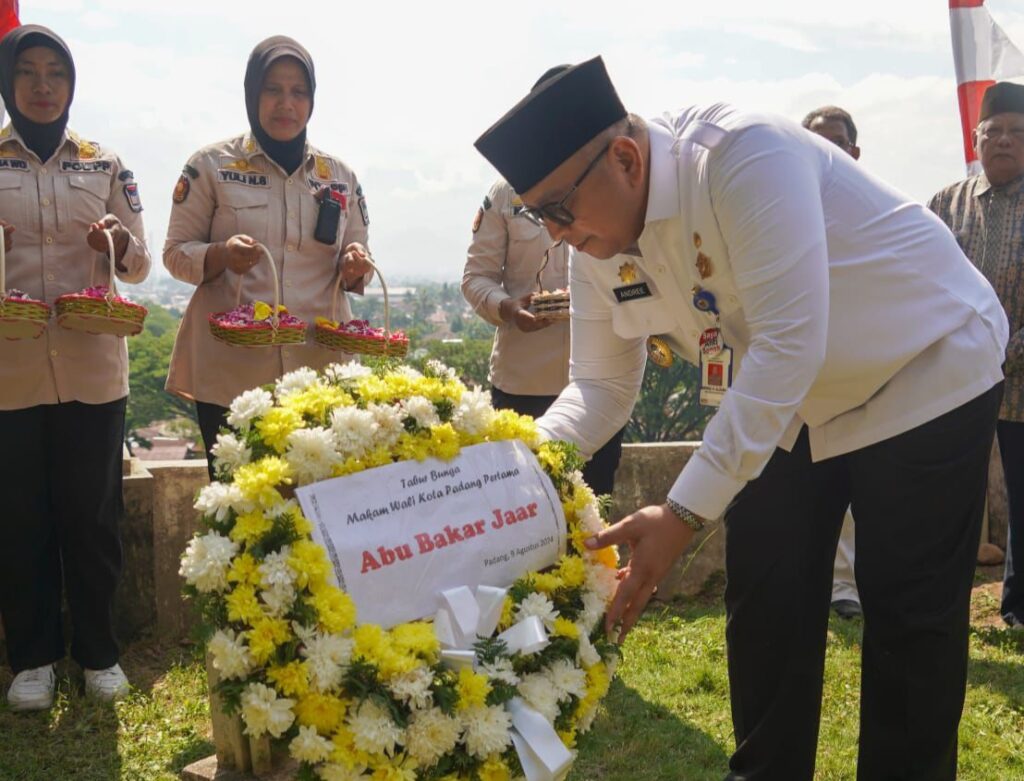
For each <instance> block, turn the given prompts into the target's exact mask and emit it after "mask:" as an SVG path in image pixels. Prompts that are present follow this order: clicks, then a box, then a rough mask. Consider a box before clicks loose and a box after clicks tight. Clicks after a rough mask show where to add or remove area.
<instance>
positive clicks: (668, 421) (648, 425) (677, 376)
mask: <svg viewBox="0 0 1024 781" xmlns="http://www.w3.org/2000/svg"><path fill="white" fill-rule="evenodd" d="M712 414H714V409H713V408H711V407H703V406H701V404H700V373H699V371H698V369H697V367H695V366H692V365H690V364H688V363H686V362H684V361H680V360H676V361H674V362H673V363H672V365H671V366H670V367H668V368H667V369H666V368H662V367H660V366H658V365H656V364H654V363H652V362H650V361H649V362H648V363H647V369H646V370H645V372H644V379H643V383H642V384H641V386H640V398H639V399H638V400H637V403H636V406H635V407H634V408H633V416H632V417H631V418H630V420H629V423H628V424H627V425H626V435H625V440H626V441H627V442H677V441H683V440H694V439H700V437H701V436H702V435H703V433H704V426H705V425H707V422H708V420H710V419H711V415H712Z"/></svg>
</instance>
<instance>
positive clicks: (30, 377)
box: [0, 25, 150, 710]
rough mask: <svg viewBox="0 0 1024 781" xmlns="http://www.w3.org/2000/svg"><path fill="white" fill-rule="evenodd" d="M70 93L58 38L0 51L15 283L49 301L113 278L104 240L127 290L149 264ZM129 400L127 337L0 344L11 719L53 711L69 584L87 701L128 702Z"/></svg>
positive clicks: (117, 182) (45, 35)
mask: <svg viewBox="0 0 1024 781" xmlns="http://www.w3.org/2000/svg"><path fill="white" fill-rule="evenodd" d="M74 90H75V66H74V62H73V60H72V58H71V52H70V51H68V48H67V46H66V44H65V43H64V42H63V41H62V40H61V39H60V38H59V37H58V36H57V35H55V34H54V33H53V32H51V31H50V30H48V29H46V28H45V27H39V26H37V25H25V26H22V27H17V28H15V29H14V30H12V31H11V32H10V33H8V34H7V35H6V36H5V37H4V39H3V40H2V41H0V94H2V96H3V100H4V104H5V106H6V107H7V110H8V111H9V112H10V115H11V124H10V125H7V126H6V127H4V128H3V129H2V130H0V224H2V225H3V227H4V232H5V245H6V250H7V280H6V282H7V286H8V288H14V289H18V290H21V291H22V292H24V293H26V294H27V295H28V296H29V297H30V298H34V299H37V300H41V301H46V302H47V303H49V304H50V305H53V303H54V301H55V300H56V298H57V297H58V296H60V295H63V294H64V293H74V292H78V291H79V290H81V289H82V288H84V287H87V286H88V285H89V284H90V283H91V282H96V283H100V282H102V281H104V280H105V279H106V272H105V268H106V264H107V263H108V262H109V261H108V259H107V241H106V237H105V236H104V235H103V230H104V229H108V230H110V231H111V233H112V234H113V237H114V245H115V250H116V264H115V265H116V271H117V276H118V278H119V279H121V280H123V281H125V282H141V281H142V280H143V279H145V277H146V275H147V274H148V273H149V266H150V258H149V252H148V250H147V249H146V244H145V241H144V239H143V236H144V235H145V231H144V229H143V226H142V215H141V214H140V212H141V211H142V205H141V203H140V202H139V196H138V189H137V186H136V184H135V182H134V180H133V177H132V172H131V171H129V170H128V169H127V168H125V167H124V165H123V164H122V163H121V160H120V158H119V157H118V156H117V155H116V154H114V153H113V152H112V151H110V150H109V149H107V148H105V147H101V146H100V145H99V144H97V143H95V142H92V141H86V140H84V139H82V138H80V137H79V136H77V135H76V134H74V133H72V132H71V131H69V130H68V129H67V120H68V109H69V107H70V105H71V100H72V97H73V96H74ZM94 268H95V278H94V277H93V276H92V274H93V269H94ZM3 293H4V291H0V294H3ZM127 395H128V351H127V348H126V346H125V340H124V337H117V336H111V335H90V334H85V333H81V332H77V331H69V330H65V329H63V328H61V327H59V326H58V325H57V323H56V322H55V321H54V320H53V319H51V320H50V322H49V324H48V327H47V329H46V331H45V332H44V333H43V334H42V335H41V336H39V337H38V338H36V339H23V340H18V341H8V340H2V339H0V430H2V431H3V439H2V446H0V494H2V495H3V498H4V510H3V512H2V513H0V538H2V539H3V541H4V547H3V564H2V565H0V613H2V614H3V622H4V634H5V641H6V644H7V658H8V659H9V661H10V664H11V668H12V669H13V671H14V673H15V678H14V682H13V683H12V685H11V688H10V690H9V691H8V694H7V697H8V702H9V704H10V706H11V708H12V709H14V710H40V709H45V708H48V707H50V705H51V704H52V703H53V691H54V684H55V674H54V666H53V665H54V662H56V661H58V660H60V659H62V658H63V657H64V653H65V651H64V638H63V636H62V632H61V595H62V586H63V585H66V586H67V588H66V593H67V600H68V607H69V608H70V613H71V624H72V630H73V638H72V643H71V656H72V658H73V659H75V661H77V662H78V663H79V664H80V665H81V666H82V667H83V668H84V669H85V683H86V692H87V693H88V694H90V695H94V696H97V697H100V698H103V699H113V698H115V697H117V696H120V695H122V694H124V693H125V692H126V691H127V688H128V684H127V681H126V680H125V677H124V673H123V672H122V671H121V668H120V667H119V666H118V663H117V661H118V648H117V643H116V641H115V639H114V630H113V621H112V604H113V597H114V590H115V588H116V585H117V581H118V579H119V577H120V573H121V542H120V538H119V534H118V523H119V518H120V515H121V510H122V500H121V452H122V443H123V441H124V415H125V401H126V398H127Z"/></svg>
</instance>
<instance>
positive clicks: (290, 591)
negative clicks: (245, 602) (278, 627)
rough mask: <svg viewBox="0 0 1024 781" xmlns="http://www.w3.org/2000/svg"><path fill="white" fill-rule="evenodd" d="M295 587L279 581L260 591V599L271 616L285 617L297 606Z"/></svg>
mask: <svg viewBox="0 0 1024 781" xmlns="http://www.w3.org/2000/svg"><path fill="white" fill-rule="evenodd" d="M295 596H296V594H295V589H294V588H292V587H291V586H288V585H285V584H284V583H279V584H277V585H275V586H272V587H270V588H266V589H263V590H262V591H261V592H260V601H261V602H262V603H263V604H264V606H265V607H266V611H265V612H266V614H267V615H268V616H270V617H271V618H284V617H285V616H286V615H287V614H288V613H289V612H291V609H292V608H293V607H294V606H295Z"/></svg>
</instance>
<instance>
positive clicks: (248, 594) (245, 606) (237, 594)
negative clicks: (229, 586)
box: [224, 557, 263, 625]
mask: <svg viewBox="0 0 1024 781" xmlns="http://www.w3.org/2000/svg"><path fill="white" fill-rule="evenodd" d="M239 558H241V557H239ZM237 560H238V559H236V560H235V561H237ZM256 577H257V578H258V577H259V573H256ZM224 604H225V605H226V607H227V609H228V620H229V621H235V622H242V623H245V624H250V625H253V624H255V623H257V622H258V621H260V620H261V619H262V618H263V610H262V609H261V608H260V603H259V600H258V599H256V589H255V587H254V585H253V584H252V583H241V584H239V585H238V586H236V587H235V588H234V590H233V591H232V592H231V593H230V594H228V595H227V597H226V598H225V599H224Z"/></svg>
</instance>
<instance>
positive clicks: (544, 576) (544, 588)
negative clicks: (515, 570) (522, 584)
mask: <svg viewBox="0 0 1024 781" xmlns="http://www.w3.org/2000/svg"><path fill="white" fill-rule="evenodd" d="M530 583H531V584H532V585H533V587H534V588H535V589H537V591H540V592H542V593H544V594H550V593H551V592H553V591H557V590H558V589H560V588H561V587H562V579H561V578H560V577H558V575H555V574H554V573H550V572H535V573H533V574H532V575H530Z"/></svg>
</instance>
